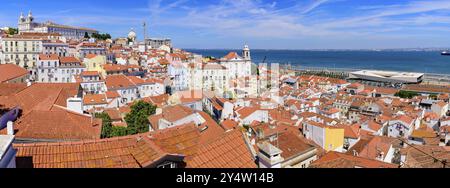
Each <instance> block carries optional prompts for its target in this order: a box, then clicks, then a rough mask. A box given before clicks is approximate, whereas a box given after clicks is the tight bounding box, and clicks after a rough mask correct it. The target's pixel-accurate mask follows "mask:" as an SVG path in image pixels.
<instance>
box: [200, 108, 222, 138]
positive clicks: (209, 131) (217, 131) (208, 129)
mask: <svg viewBox="0 0 450 188" xmlns="http://www.w3.org/2000/svg"><path fill="white" fill-rule="evenodd" d="M197 113H198V114H200V116H202V118H203V119H204V120H205V122H204V123H202V124H201V125H199V126H198V128H199V129H200V134H201V137H200V140H199V141H200V143H205V142H208V141H210V140H213V139H214V138H217V137H218V136H220V135H221V134H223V133H224V132H225V129H223V128H222V127H221V126H220V125H219V124H218V123H217V122H216V121H215V120H214V119H212V118H211V116H209V115H208V114H207V113H206V112H203V111H197Z"/></svg>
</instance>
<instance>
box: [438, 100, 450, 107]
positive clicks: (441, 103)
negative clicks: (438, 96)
mask: <svg viewBox="0 0 450 188" xmlns="http://www.w3.org/2000/svg"><path fill="white" fill-rule="evenodd" d="M436 104H437V105H438V106H439V107H441V108H443V107H445V105H447V104H448V103H446V102H444V101H438V102H437V103H436Z"/></svg>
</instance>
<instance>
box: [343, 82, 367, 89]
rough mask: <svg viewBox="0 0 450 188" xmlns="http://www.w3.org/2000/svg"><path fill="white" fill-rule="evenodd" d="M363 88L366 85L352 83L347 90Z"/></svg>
mask: <svg viewBox="0 0 450 188" xmlns="http://www.w3.org/2000/svg"><path fill="white" fill-rule="evenodd" d="M361 86H364V85H362V84H360V83H358V82H355V83H352V84H350V85H348V86H347V88H350V89H358V88H359V87H361Z"/></svg>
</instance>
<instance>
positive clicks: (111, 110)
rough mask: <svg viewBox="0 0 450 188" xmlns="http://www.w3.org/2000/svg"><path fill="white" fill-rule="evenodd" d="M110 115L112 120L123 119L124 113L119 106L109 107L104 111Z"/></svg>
mask: <svg viewBox="0 0 450 188" xmlns="http://www.w3.org/2000/svg"><path fill="white" fill-rule="evenodd" d="M104 112H105V113H107V114H108V115H109V117H110V118H111V120H112V121H121V120H122V115H121V112H120V111H119V110H118V109H117V108H109V109H105V111H104Z"/></svg>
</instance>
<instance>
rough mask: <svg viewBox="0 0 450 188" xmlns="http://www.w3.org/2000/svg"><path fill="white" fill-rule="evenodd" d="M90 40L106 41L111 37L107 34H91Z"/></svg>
mask: <svg viewBox="0 0 450 188" xmlns="http://www.w3.org/2000/svg"><path fill="white" fill-rule="evenodd" d="M92 38H95V39H97V40H106V39H111V35H110V34H108V33H105V34H98V33H92Z"/></svg>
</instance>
